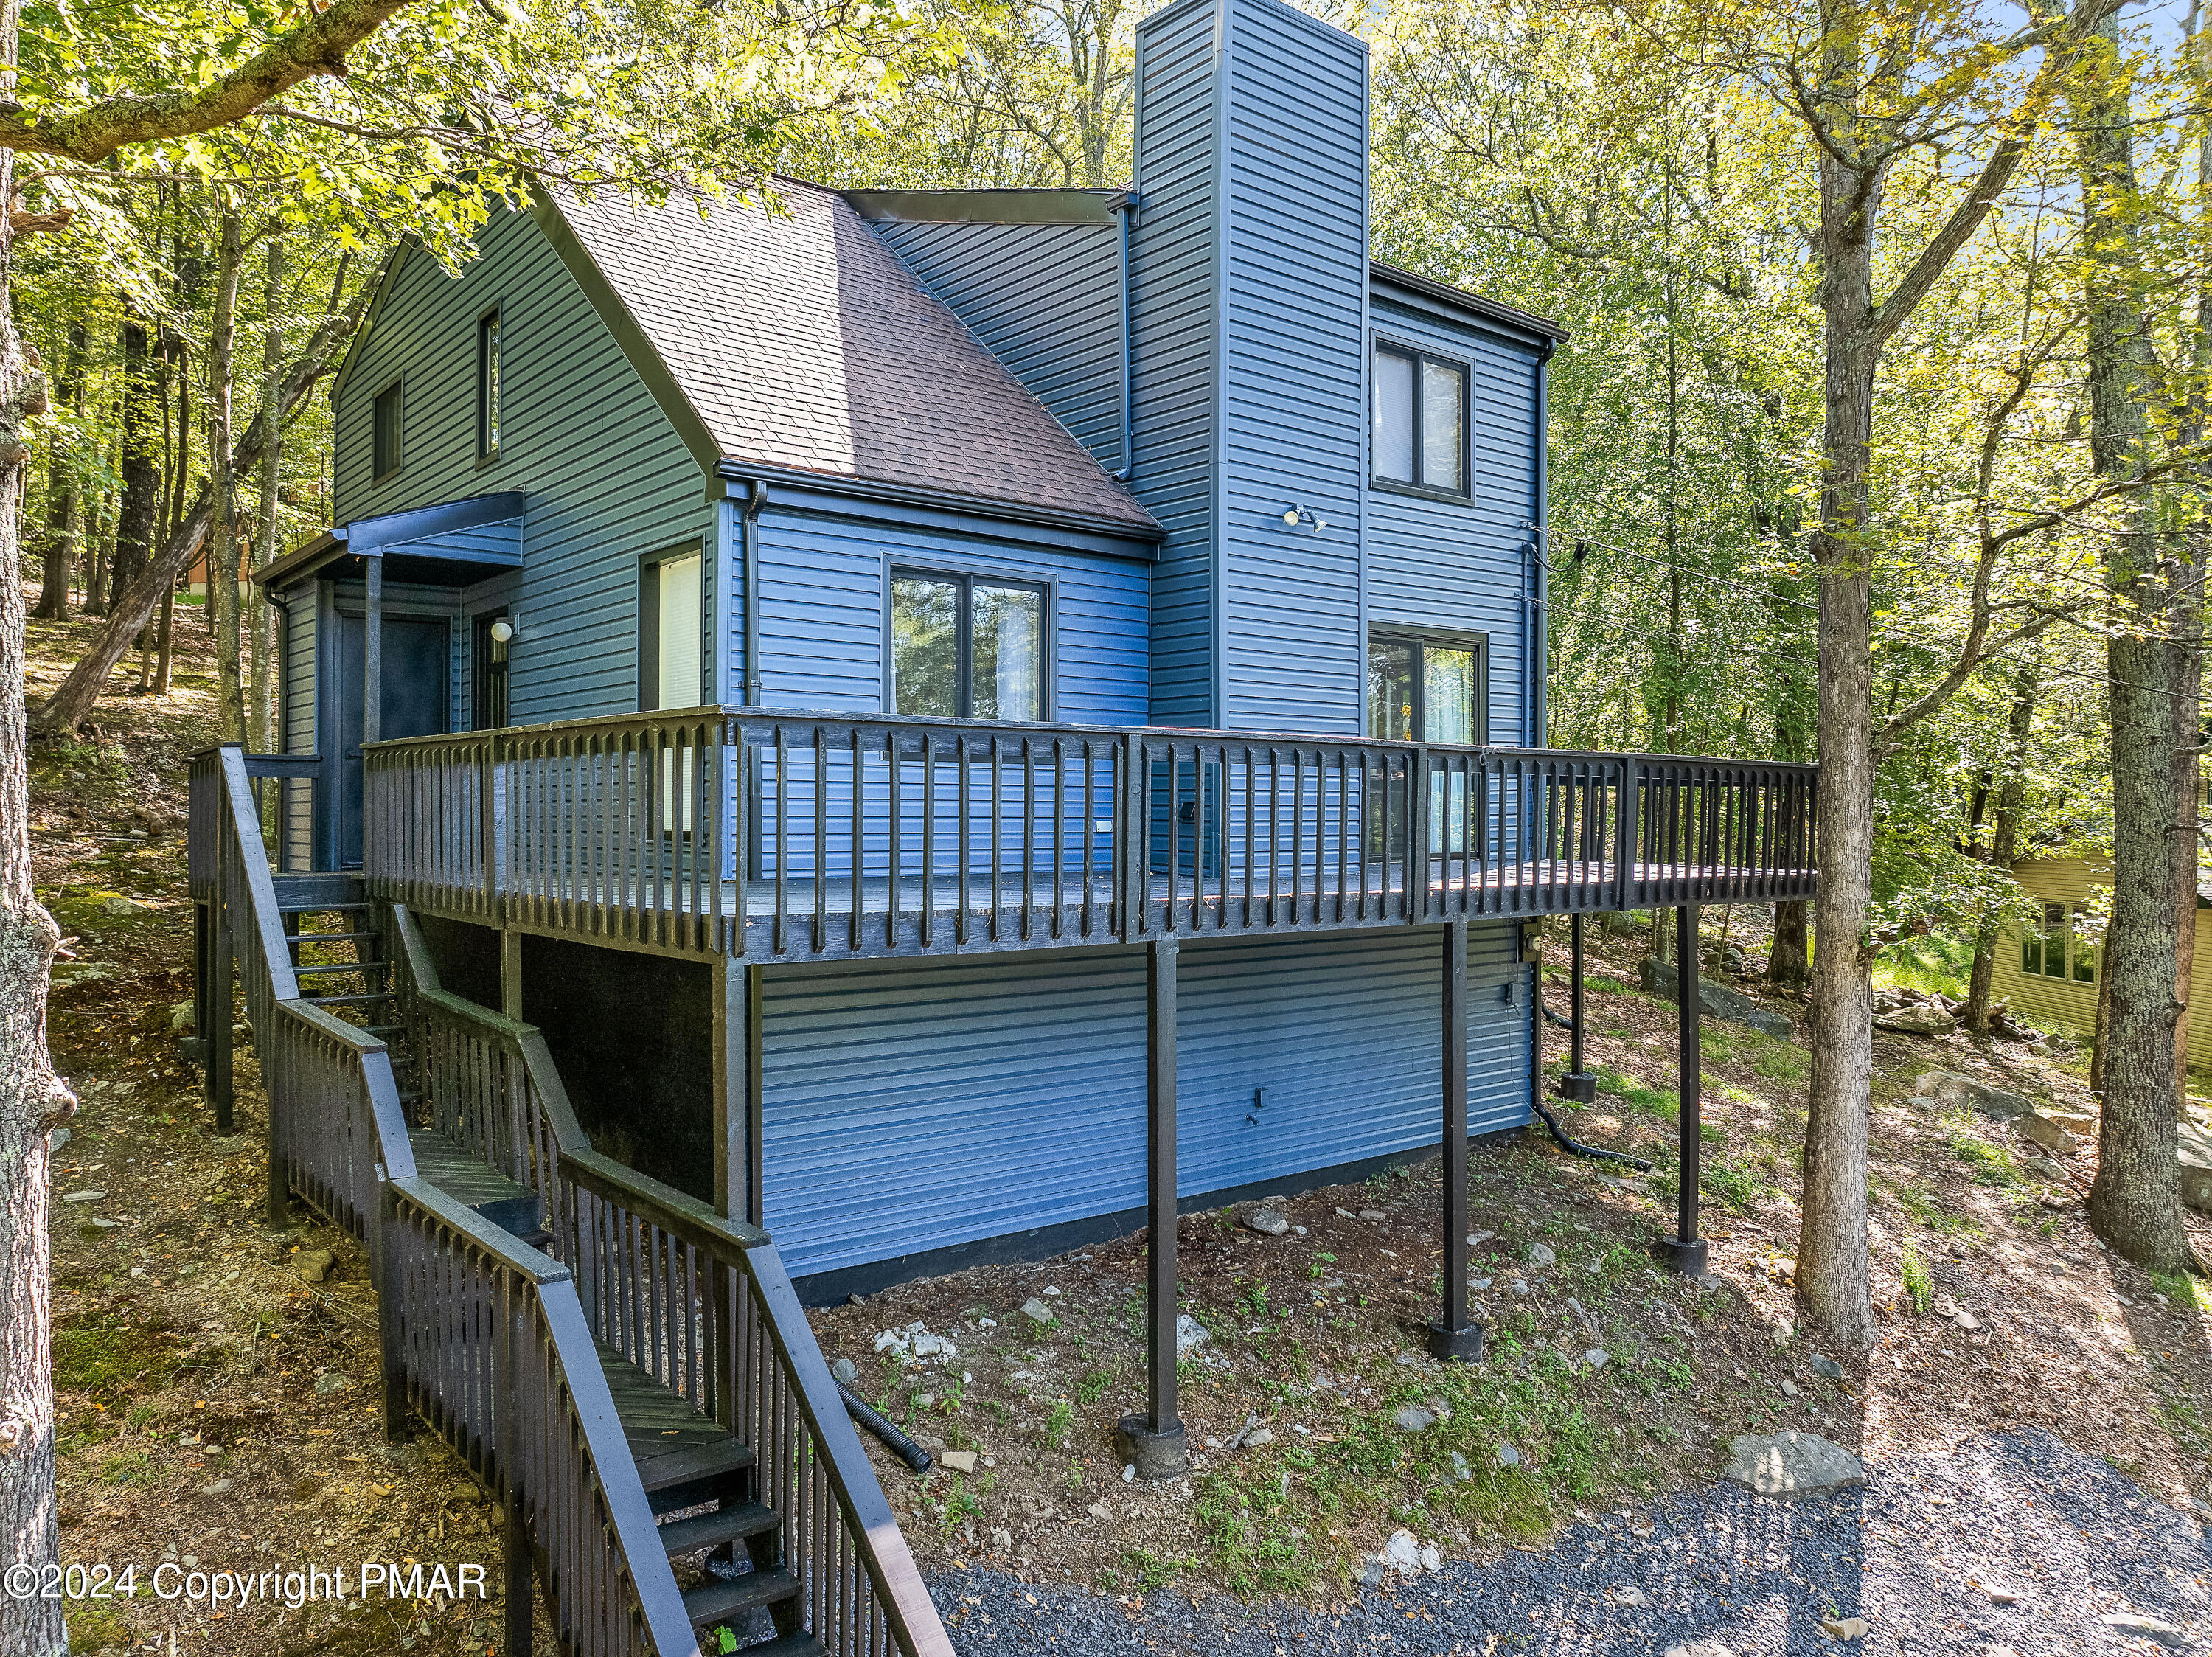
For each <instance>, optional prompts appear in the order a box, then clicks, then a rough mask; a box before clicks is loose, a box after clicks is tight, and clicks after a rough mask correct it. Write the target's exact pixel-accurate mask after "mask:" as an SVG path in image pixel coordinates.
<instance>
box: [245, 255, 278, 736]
mask: <svg viewBox="0 0 2212 1657" xmlns="http://www.w3.org/2000/svg"><path fill="white" fill-rule="evenodd" d="M263 299H264V308H263V311H262V334H261V406H262V407H263V408H264V409H270V408H274V407H276V403H277V399H279V398H281V397H282V396H283V389H284V238H283V235H282V234H281V233H279V234H272V235H270V238H269V272H268V280H267V283H266V285H265V287H264V290H263ZM283 464H284V429H283V427H282V426H278V427H277V428H276V435H275V436H274V437H272V438H271V440H270V442H266V443H264V444H263V445H262V447H261V490H260V502H259V504H260V508H261V516H260V521H258V523H257V524H256V526H255V533H254V537H253V545H254V550H255V552H256V553H257V555H258V557H259V559H260V561H261V562H262V563H264V564H266V563H267V562H269V560H270V559H271V558H274V557H276V533H277V513H278V507H279V505H280V502H279V499H278V496H279V493H280V491H281V489H282V487H283ZM249 602H250V603H251V605H252V614H253V634H252V640H253V644H252V655H253V673H252V685H251V687H250V689H249V691H248V701H249V703H250V704H251V705H250V706H249V707H248V709H247V710H246V712H247V721H248V725H249V728H250V734H249V735H248V738H247V746H249V747H252V748H255V749H258V750H259V751H260V752H264V753H270V752H275V750H276V697H275V694H274V686H275V676H276V612H275V611H274V610H273V609H272V608H271V607H270V603H269V594H268V593H267V592H266V591H265V590H264V588H261V587H259V586H258V585H257V586H255V587H254V588H252V592H251V595H250V598H249Z"/></svg>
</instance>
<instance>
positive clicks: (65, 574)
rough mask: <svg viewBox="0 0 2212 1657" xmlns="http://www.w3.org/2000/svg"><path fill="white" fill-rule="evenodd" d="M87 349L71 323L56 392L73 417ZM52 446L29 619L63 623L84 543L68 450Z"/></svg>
mask: <svg viewBox="0 0 2212 1657" xmlns="http://www.w3.org/2000/svg"><path fill="white" fill-rule="evenodd" d="M89 343H90V342H89V340H88V338H87V336H86V334H85V330H84V324H83V323H82V322H81V321H79V322H71V323H70V327H69V356H67V357H66V358H65V359H64V362H63V364H62V373H61V379H60V381H59V382H58V387H57V389H58V392H59V393H60V397H61V400H62V401H63V402H64V403H65V404H67V405H69V407H70V410H71V411H73V412H75V413H78V414H82V413H83V412H84V359H85V353H86V350H87V349H88V345H89ZM52 442H53V456H52V460H50V461H49V462H48V464H47V466H46V547H45V553H46V567H45V570H43V571H42V575H41V579H40V583H39V607H38V608H37V609H36V610H35V611H33V612H32V613H33V615H35V616H37V617H38V618H39V619H40V620H41V621H67V620H68V619H69V599H70V582H71V581H72V580H73V579H74V578H75V576H76V550H77V545H78V543H79V542H81V541H82V540H83V539H84V490H82V489H81V488H80V487H79V486H78V484H77V474H76V456H75V455H74V454H71V453H70V443H65V442H63V441H62V440H61V438H60V437H59V436H56V437H55V438H54V439H53V440H52Z"/></svg>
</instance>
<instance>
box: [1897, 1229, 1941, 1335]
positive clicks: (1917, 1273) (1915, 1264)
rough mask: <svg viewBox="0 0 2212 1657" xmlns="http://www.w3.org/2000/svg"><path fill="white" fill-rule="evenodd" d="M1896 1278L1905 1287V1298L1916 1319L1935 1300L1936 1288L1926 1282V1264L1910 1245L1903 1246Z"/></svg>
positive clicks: (1918, 1252)
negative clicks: (1910, 1304) (1902, 1254)
mask: <svg viewBox="0 0 2212 1657" xmlns="http://www.w3.org/2000/svg"><path fill="white" fill-rule="evenodd" d="M1897 1276H1898V1278H1899V1282H1902V1283H1903V1284H1904V1285H1905V1299H1906V1300H1908V1301H1911V1303H1912V1312H1913V1315H1914V1316H1915V1317H1918V1316H1919V1315H1921V1314H1922V1313H1924V1312H1926V1311H1927V1310H1928V1303H1929V1301H1932V1300H1934V1299H1935V1298H1936V1286H1935V1284H1934V1283H1932V1282H1929V1280H1928V1263H1927V1262H1926V1261H1925V1260H1923V1259H1922V1258H1920V1251H1919V1250H1918V1249H1917V1248H1915V1247H1913V1246H1912V1245H1911V1244H1910V1243H1907V1244H1906V1245H1905V1254H1904V1257H1903V1258H1901V1259H1899V1261H1898V1263H1897Z"/></svg>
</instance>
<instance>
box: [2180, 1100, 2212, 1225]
mask: <svg viewBox="0 0 2212 1657" xmlns="http://www.w3.org/2000/svg"><path fill="white" fill-rule="evenodd" d="M2179 1157H2180V1167H2179V1172H2180V1175H2181V1200H2182V1201H2183V1202H2185V1203H2188V1204H2189V1206H2190V1207H2191V1208H2192V1209H2205V1210H2206V1211H2207V1212H2212V1132H2207V1131H2206V1130H2204V1129H2203V1128H2202V1127H2200V1126H2199V1125H2198V1124H2196V1123H2194V1122H2187V1121H2185V1122H2183V1123H2182V1124H2181V1148H2180V1152H2179Z"/></svg>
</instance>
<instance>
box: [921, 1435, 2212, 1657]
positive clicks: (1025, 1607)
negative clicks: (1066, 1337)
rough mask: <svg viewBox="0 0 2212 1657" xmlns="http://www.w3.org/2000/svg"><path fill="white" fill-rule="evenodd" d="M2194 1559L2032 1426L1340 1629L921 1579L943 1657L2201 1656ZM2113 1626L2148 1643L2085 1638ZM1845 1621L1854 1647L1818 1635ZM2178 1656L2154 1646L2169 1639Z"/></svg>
mask: <svg viewBox="0 0 2212 1657" xmlns="http://www.w3.org/2000/svg"><path fill="white" fill-rule="evenodd" d="M2208 1578H2212V1547H2208V1544H2207V1542H2206V1538H2205V1537H2204V1535H2203V1532H2202V1531H2201V1530H2200V1529H2199V1527H2198V1526H2197V1525H2196V1524H2194V1523H2192V1522H2191V1521H2190V1520H2187V1519H2185V1517H2184V1516H2183V1515H2181V1514H2178V1513H2176V1512H2175V1511H2174V1510H2173V1509H2172V1508H2168V1507H2166V1505H2165V1504H2164V1503H2162V1502H2157V1501H2154V1500H2153V1499H2152V1498H2151V1497H2149V1496H2145V1495H2144V1494H2143V1493H2142V1491H2141V1490H2140V1489H2137V1488H2136V1485H2135V1484H2134V1483H2132V1482H2131V1481H2130V1480H2129V1479H2128V1478H2126V1477H2124V1476H2123V1475H2121V1474H2120V1473H2119V1472H2118V1471H2115V1470H2114V1469H2113V1468H2112V1467H2111V1466H2110V1465H2107V1464H2106V1463H2105V1462H2102V1461H2100V1460H2097V1459H2093V1458H2092V1457H2088V1456H2084V1455H2081V1454H2079V1453H2076V1452H2075V1451H2072V1450H2069V1449H2068V1448H2067V1447H2065V1446H2064V1445H2063V1444H2061V1443H2060V1442H2059V1441H2057V1439H2054V1438H2052V1437H2051V1435H2048V1434H2046V1433H2044V1432H2042V1431H2040V1430H2039V1429H2027V1430H2023V1431H2019V1432H2012V1433H2003V1434H1992V1435H1983V1436H1980V1437H1978V1438H1974V1439H1970V1440H1967V1441H1965V1442H1963V1443H1961V1444H1960V1445H1958V1446H1956V1447H1954V1448H1953V1449H1952V1450H1951V1451H1950V1452H1949V1453H1928V1454H1925V1455H1922V1456H1918V1457H1916V1458H1914V1459H1910V1460H1908V1461H1905V1462H1902V1463H1899V1464H1896V1465H1885V1466H1881V1467H1877V1468H1875V1469H1872V1470H1870V1472H1869V1483H1868V1485H1867V1487H1866V1488H1865V1489H1863V1490H1850V1491H1845V1492H1843V1493H1840V1494H1838V1495H1835V1496H1828V1497H1826V1498H1822V1499H1817V1500H1811V1501H1806V1502H1774V1501H1770V1500H1767V1499H1765V1498H1762V1497H1758V1496H1752V1495H1750V1494H1748V1493H1747V1492H1745V1491H1743V1490H1740V1489H1736V1488H1735V1487H1734V1486H1732V1485H1727V1484H1720V1485H1717V1486H1714V1487H1712V1488H1711V1489H1706V1490H1705V1491H1703V1492H1690V1493H1686V1494H1684V1495H1681V1496H1675V1497H1674V1498H1672V1499H1670V1500H1668V1501H1667V1502H1662V1503H1661V1504H1660V1505H1659V1506H1657V1507H1656V1508H1653V1509H1651V1510H1650V1512H1649V1513H1648V1514H1620V1515H1613V1516H1609V1517H1607V1518H1604V1519H1601V1520H1595V1521H1591V1522H1584V1523H1581V1524H1577V1525H1576V1526H1572V1527H1571V1528H1570V1529H1568V1530H1566V1531H1564V1532H1561V1533H1560V1536H1559V1540H1558V1544H1557V1545H1556V1546H1555V1547H1553V1548H1549V1549H1547V1550H1541V1551H1532V1552H1523V1551H1518V1550H1516V1551H1513V1552H1509V1553H1507V1554H1505V1555H1504V1556H1501V1557H1500V1558H1498V1560H1496V1561H1494V1562H1492V1563H1481V1564H1478V1563H1456V1564H1451V1565H1448V1566H1446V1567H1445V1568H1444V1569H1443V1570H1441V1571H1438V1572H1437V1573H1436V1574H1434V1575H1431V1576H1427V1577H1424V1578H1420V1579H1418V1580H1416V1581H1411V1582H1407V1583H1401V1584H1399V1585H1397V1586H1395V1587H1391V1588H1387V1589H1384V1590H1382V1591H1379V1592H1374V1593H1366V1594H1364V1595H1362V1596H1361V1597H1360V1598H1359V1599H1358V1602H1357V1603H1356V1604H1354V1605H1352V1606H1350V1607H1348V1608H1346V1609H1345V1610H1343V1611H1342V1612H1341V1613H1340V1614H1334V1613H1331V1612H1329V1611H1314V1610H1310V1609H1308V1608H1304V1607H1296V1606H1289V1605H1264V1604H1263V1605H1249V1606H1248V1605H1239V1604H1237V1602H1235V1601H1233V1600H1229V1599H1208V1600H1206V1601H1203V1602H1200V1603H1198V1604H1195V1605H1194V1604H1193V1603H1192V1602H1191V1601H1190V1600H1189V1599H1185V1598H1183V1597H1182V1596H1180V1595H1177V1594H1175V1593H1155V1594H1153V1595H1151V1596H1150V1597H1148V1598H1147V1599H1144V1600H1142V1601H1141V1602H1139V1601H1136V1600H1121V1599H1113V1598H1110V1597H1107V1596H1103V1595H1099V1594H1093V1593H1084V1592H1080V1591H1072V1590H1068V1589H1065V1588H1058V1587H1054V1588H1045V1587H1037V1586H1035V1585H1032V1584H1027V1583H1024V1582H1021V1581H1018V1580H1016V1579H1015V1578H1013V1577H1011V1576H1007V1575H1001V1574H1000V1573H997V1572H990V1571H981V1570H978V1571H969V1572H965V1573H961V1572H952V1573H948V1574H946V1575H942V1576H940V1577H939V1578H938V1579H937V1581H936V1583H935V1592H936V1594H937V1598H938V1603H939V1605H940V1606H942V1607H943V1609H944V1611H945V1613H946V1620H947V1623H948V1624H949V1626H950V1627H951V1630H952V1635H953V1641H954V1643H955V1645H956V1646H957V1648H958V1649H959V1650H961V1651H962V1652H963V1653H981V1652H994V1653H995V1652H1007V1653H1019V1654H1030V1653H1045V1652H1074V1653H1082V1654H1085V1657H1090V1654H1098V1657H1109V1654H1116V1653H1128V1654H1133V1657H1134V1654H1142V1657H1162V1654H1170V1653H1183V1652H1188V1653H1201V1652H1202V1653H1208V1654H1221V1657H1248V1654H1249V1657H1275V1654H1278V1653H1285V1652H1298V1653H1307V1652H1312V1653H1324V1654H1336V1653H1342V1654H1352V1653H1375V1654H1382V1653H1390V1654H1397V1653H1404V1654H1409V1657H1410V1654H1419V1657H1439V1654H1445V1653H1455V1654H1458V1653H1464V1654H1487V1653H1504V1652H1531V1651H1535V1652H1562V1653H1571V1652H1591V1653H1607V1654H1611V1653H1646V1652H1648V1653H1652V1654H1666V1653H1668V1652H1671V1651H1679V1652H1680V1654H1681V1657H1722V1654H1723V1653H1726V1654H1731V1657H1768V1654H1782V1653H1793V1654H1794V1653H1814V1652H1827V1653H1836V1652H1850V1653H1870V1654H1885V1657H1886V1654H1891V1653H1913V1654H1919V1653H1953V1652H1956V1653H1970V1654H1973V1657H1989V1654H1992V1653H1995V1652H1997V1651H2000V1650H2002V1651H2009V1652H2011V1653H2015V1654H2017V1657H2041V1654H2051V1657H2057V1654H2062V1653H2063V1654H2078V1653H2103V1652H2112V1653H2120V1652H2155V1651H2162V1650H2165V1649H2167V1648H2176V1649H2185V1650H2190V1651H2197V1652H2202V1651H2203V1650H2204V1649H2205V1643H2206V1636H2207V1635H2208V1633H2212V1591H2208V1589H2207V1587H2206V1586H2205V1584H2206V1581H2207V1579H2208ZM2127 1613H2133V1614H2136V1615H2138V1616H2145V1617H2150V1618H2154V1619H2156V1621H2157V1622H2159V1623H2164V1624H2167V1625H2170V1626H2171V1627H2172V1629H2174V1630H2178V1632H2177V1633H2176V1634H2173V1635H2169V1636H2166V1639H2165V1640H2163V1641H2160V1640H2158V1639H2156V1638H2154V1637H2153V1636H2147V1635H2145V1634H2142V1633H2140V1632H2130V1631H2128V1630H2123V1629H2121V1628H2118V1627H2116V1626H2113V1625H2112V1624H2109V1623H2106V1622H2105V1621H2104V1620H2103V1619H2104V1618H2105V1617H2107V1616H2108V1615H2114V1614H2127ZM1850 1617H1863V1618H1864V1619H1865V1621H1866V1623H1868V1625H1869V1628H1868V1632H1867V1634H1866V1636H1865V1637H1864V1638H1863V1640H1860V1641H1856V1642H1841V1641H1838V1639H1836V1638H1835V1637H1833V1636H1832V1635H1831V1634H1830V1632H1829V1631H1828V1630H1827V1629H1826V1627H1825V1626H1824V1623H1825V1622H1826V1621H1828V1620H1831V1619H1834V1620H1841V1619H1844V1618H1850ZM2177 1641H2178V1642H2179V1644H2176V1643H2175V1642H2177Z"/></svg>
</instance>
